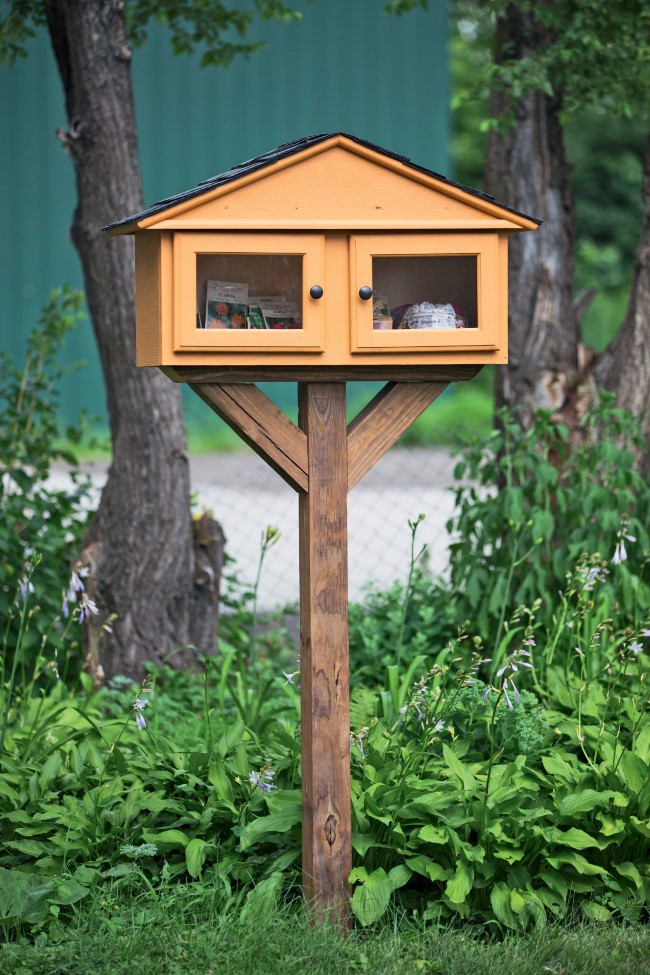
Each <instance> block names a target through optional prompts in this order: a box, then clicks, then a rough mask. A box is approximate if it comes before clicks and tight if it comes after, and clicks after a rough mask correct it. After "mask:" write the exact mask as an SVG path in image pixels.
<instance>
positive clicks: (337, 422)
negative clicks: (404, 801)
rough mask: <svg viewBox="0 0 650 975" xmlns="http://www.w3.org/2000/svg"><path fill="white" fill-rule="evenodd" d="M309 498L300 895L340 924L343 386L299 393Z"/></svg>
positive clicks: (304, 540) (346, 740) (348, 864)
mask: <svg viewBox="0 0 650 975" xmlns="http://www.w3.org/2000/svg"><path fill="white" fill-rule="evenodd" d="M298 407H299V424H300V428H301V430H303V431H304V432H305V434H306V437H307V453H308V457H309V493H308V494H307V493H301V494H300V646H301V664H300V674H301V697H302V784H303V785H302V788H303V829H302V836H303V861H302V870H303V892H304V896H305V899H306V901H307V903H308V904H309V905H311V907H312V909H313V910H314V913H315V916H316V918H317V919H320V920H323V919H324V918H326V917H329V918H330V920H332V921H335V922H336V923H338V924H341V925H343V926H344V925H345V924H346V923H347V920H348V917H349V889H348V875H349V873H350V870H351V868H352V848H351V825H350V819H351V814H350V705H349V696H350V689H349V664H348V557H347V492H348V487H347V485H348V470H347V431H346V425H345V384H344V383H328V384H320V383H319V384H316V383H303V384H300V385H299V387H298Z"/></svg>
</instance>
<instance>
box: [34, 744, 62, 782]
mask: <svg viewBox="0 0 650 975" xmlns="http://www.w3.org/2000/svg"><path fill="white" fill-rule="evenodd" d="M60 768H61V755H60V754H59V752H54V753H53V754H52V755H50V757H49V758H48V760H47V761H46V763H45V765H44V766H43V768H42V769H41V772H40V775H39V777H38V782H39V785H40V787H41V789H42V790H43V791H45V790H46V789H47V787H48V786H49V785H51V784H52V782H54V780H55V778H56V777H57V775H58V774H59V769H60Z"/></svg>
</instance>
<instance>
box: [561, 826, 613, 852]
mask: <svg viewBox="0 0 650 975" xmlns="http://www.w3.org/2000/svg"><path fill="white" fill-rule="evenodd" d="M549 838H550V839H551V840H552V841H553V842H554V843H559V844H561V845H562V846H570V847H571V849H573V850H588V849H589V847H593V846H595V847H597V848H598V849H600V847H601V844H600V843H599V842H598V840H596V839H594V837H593V836H589V834H588V833H585V831H584V830H583V829H576V828H575V827H574V826H572V827H571V829H567V830H562V829H552V830H549Z"/></svg>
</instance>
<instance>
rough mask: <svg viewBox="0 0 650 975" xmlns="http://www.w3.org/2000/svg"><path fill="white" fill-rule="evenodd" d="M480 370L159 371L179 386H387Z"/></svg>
mask: <svg viewBox="0 0 650 975" xmlns="http://www.w3.org/2000/svg"><path fill="white" fill-rule="evenodd" d="M482 368H483V366H482V364H480V363H479V364H471V365H397V364H395V365H390V364H389V365H381V366H374V365H367V366H365V365H364V366H309V365H308V366H270V365H267V364H264V365H257V366H256V365H244V366H227V365H223V363H219V364H217V363H215V365H213V366H212V365H201V366H184V365H182V364H179V365H174V366H163V367H162V371H163V372H164V373H165V375H166V376H168V377H169V378H170V379H172V380H173V381H174V382H177V383H178V382H180V383H224V384H225V383H269V382H271V383H272V382H279V383H281V382H290V383H291V382H294V383H295V382H298V383H301V382H305V383H345V382H348V381H349V382H354V381H359V382H365V381H368V382H370V381H382V380H383V381H384V382H388V381H390V380H393V381H394V382H425V383H426V382H431V383H433V382H441V383H453V382H465V381H466V380H469V379H473V378H474V376H476V375H477V373H479V372H480V371H481V369H482Z"/></svg>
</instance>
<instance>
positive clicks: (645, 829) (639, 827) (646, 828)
mask: <svg viewBox="0 0 650 975" xmlns="http://www.w3.org/2000/svg"><path fill="white" fill-rule="evenodd" d="M630 822H631V823H632V825H633V826H634V828H635V830H636V831H637V832H638V833H641V836H645V837H646V838H647V839H650V824H649V823H648V822H644V820H642V819H639V818H638V816H630Z"/></svg>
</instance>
